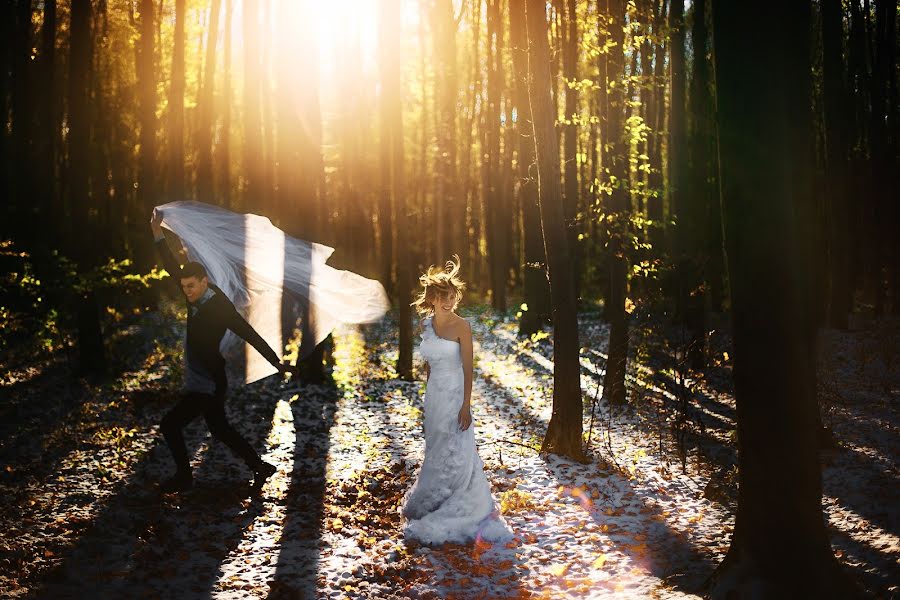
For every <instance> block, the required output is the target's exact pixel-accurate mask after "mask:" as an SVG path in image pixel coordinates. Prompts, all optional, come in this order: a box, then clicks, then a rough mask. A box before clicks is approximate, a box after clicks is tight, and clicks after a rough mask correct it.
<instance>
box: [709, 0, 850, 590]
mask: <svg viewBox="0 0 900 600" xmlns="http://www.w3.org/2000/svg"><path fill="white" fill-rule="evenodd" d="M745 8H746V7H743V6H740V5H737V4H735V3H732V2H727V1H722V0H714V2H713V30H714V36H713V37H714V39H715V71H716V83H717V94H716V97H717V109H718V111H717V114H718V119H719V136H720V138H719V152H720V165H721V184H722V200H723V213H724V224H725V242H726V249H727V258H728V267H729V275H730V282H731V286H730V287H731V305H732V326H733V335H734V351H735V357H734V387H735V397H736V401H737V435H738V457H739V472H740V481H739V494H738V511H737V518H736V522H735V530H734V535H733V536H732V540H731V546H730V548H729V551H728V554H727V555H726V557H725V559H724V561H723V562H722V563H721V565H720V566H719V568H718V569H717V571H716V572H715V573H714V574H713V576H712V578H711V580H710V582H709V583H710V589H709V592H710V594H711V596H712V597H714V598H726V597H732V596H743V595H745V594H752V595H757V596H764V597H799V596H804V597H816V598H850V597H854V596H855V594H854V590H853V589H852V588H851V586H850V585H848V583H847V582H846V581H845V580H844V578H843V577H842V576H841V573H840V571H839V569H838V565H837V562H836V561H835V558H834V555H833V554H832V552H831V548H830V544H829V542H828V534H827V531H826V529H825V521H824V519H823V515H822V479H821V471H820V465H819V458H818V454H817V443H816V432H817V428H816V423H817V414H818V407H817V403H816V396H815V362H814V358H813V352H812V348H813V338H812V335H811V331H810V329H811V328H810V323H811V319H810V317H809V310H808V308H809V304H808V303H809V295H810V285H809V284H810V279H809V276H808V274H806V273H805V271H808V267H809V252H808V247H809V244H808V241H809V233H810V232H809V229H808V226H807V225H806V224H804V223H802V222H801V221H802V220H803V219H804V214H805V212H806V209H805V208H803V206H804V205H805V204H806V203H808V202H809V200H810V199H811V198H812V189H813V188H812V185H811V182H812V153H811V152H810V151H809V150H810V147H809V144H810V138H809V129H810V127H809V124H810V96H809V93H810V85H809V82H810V73H811V71H810V64H809V56H808V52H809V25H810V22H809V2H789V3H780V2H771V3H768V4H767V5H766V10H753V11H747V10H745ZM760 31H766V32H767V35H766V40H765V43H764V44H761V43H760V41H759V32H760ZM760 374H764V375H765V376H764V377H760Z"/></svg>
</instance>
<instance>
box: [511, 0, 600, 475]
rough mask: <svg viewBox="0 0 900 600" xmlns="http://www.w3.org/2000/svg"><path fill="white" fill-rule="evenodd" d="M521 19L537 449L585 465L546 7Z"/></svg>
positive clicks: (535, 1)
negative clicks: (536, 223)
mask: <svg viewBox="0 0 900 600" xmlns="http://www.w3.org/2000/svg"><path fill="white" fill-rule="evenodd" d="M519 9H520V10H521V8H519ZM525 16H526V22H527V27H528V47H529V76H530V78H529V98H530V102H531V114H532V119H533V122H534V144H535V156H536V157H537V167H538V168H537V172H538V201H539V206H540V213H541V227H542V229H543V233H544V252H545V253H546V255H547V266H548V278H549V280H550V293H551V297H552V303H553V415H552V416H551V418H550V424H549V426H548V427H547V433H546V435H545V436H544V441H543V443H542V444H541V451H542V452H551V453H554V454H560V455H563V456H568V457H570V458H573V459H575V460H581V461H583V460H585V456H584V450H583V448H582V440H581V431H582V412H583V408H582V400H581V380H580V365H579V363H578V320H577V307H576V302H575V282H574V281H573V279H572V270H571V269H572V264H571V257H570V254H569V248H568V244H567V240H566V226H565V213H564V209H563V204H562V190H561V189H560V172H559V171H560V166H559V146H558V142H557V139H556V128H555V121H556V111H555V109H554V105H553V101H552V99H551V97H550V88H551V86H552V80H551V78H550V48H549V44H548V42H547V15H546V12H545V3H544V2H543V1H542V0H528V1H527V2H526V14H525Z"/></svg>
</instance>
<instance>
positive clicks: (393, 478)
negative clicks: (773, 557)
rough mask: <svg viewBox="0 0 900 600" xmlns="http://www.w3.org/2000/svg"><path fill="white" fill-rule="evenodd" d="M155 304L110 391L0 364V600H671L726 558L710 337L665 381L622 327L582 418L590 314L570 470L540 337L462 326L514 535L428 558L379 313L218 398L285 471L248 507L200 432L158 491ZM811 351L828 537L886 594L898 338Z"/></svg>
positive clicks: (418, 392)
mask: <svg viewBox="0 0 900 600" xmlns="http://www.w3.org/2000/svg"><path fill="white" fill-rule="evenodd" d="M163 313H164V314H161V313H147V314H143V315H138V316H134V317H128V318H124V319H122V320H121V321H120V322H119V323H118V324H117V325H116V326H114V327H111V328H110V329H109V330H108V337H109V344H110V349H111V351H110V355H111V363H112V371H113V376H111V377H110V378H109V379H107V380H104V381H95V382H89V381H86V380H84V379H74V378H73V377H72V376H71V375H70V374H69V373H70V369H69V367H68V364H67V362H66V359H65V356H64V355H59V354H56V355H51V356H48V357H45V358H44V359H43V360H41V361H40V362H29V361H26V360H23V359H22V357H16V356H15V355H14V354H13V353H10V355H9V356H8V357H7V358H4V359H3V361H5V362H6V364H2V365H0V373H2V375H0V469H2V472H0V493H2V494H3V496H4V497H5V498H6V500H7V501H6V502H5V503H4V505H3V506H2V508H0V532H2V533H0V595H3V596H4V597H21V598H25V597H35V598H38V597H39V598H68V597H72V598H84V597H95V598H103V599H106V598H119V597H121V598H175V597H177V598H195V597H196V598H206V597H210V596H213V597H216V598H257V597H270V598H398V599H399V598H579V597H605V596H613V595H615V596H616V597H631V598H681V597H695V596H694V595H695V594H696V593H697V592H698V590H699V589H700V586H701V585H702V583H703V581H704V579H705V578H706V576H708V575H709V573H710V572H711V571H712V570H713V568H714V567H715V566H716V564H718V563H719V562H720V561H721V560H722V558H723V556H724V553H725V551H726V550H727V548H728V543H729V539H730V533H731V530H732V527H733V522H734V517H733V514H734V509H735V499H736V477H735V465H736V452H735V444H734V428H735V425H734V423H735V409H734V401H733V396H732V393H731V376H730V362H729V357H728V356H727V354H726V353H727V351H728V350H727V348H728V340H727V337H726V336H724V335H722V334H717V335H716V336H715V337H713V339H712V340H711V342H712V356H713V364H712V365H711V366H710V367H709V368H708V369H706V370H704V372H703V373H702V376H696V377H695V378H694V379H690V380H686V381H684V382H683V383H684V385H676V383H675V381H676V380H677V379H678V378H679V375H678V369H676V368H674V367H673V365H674V364H675V363H674V362H673V360H672V359H671V358H670V357H669V356H667V353H666V352H665V351H663V348H664V347H665V346H664V345H663V344H662V343H660V342H659V340H658V339H656V338H654V335H651V333H649V331H648V330H646V329H642V328H641V327H640V326H638V325H635V327H633V340H632V351H633V353H634V359H633V360H632V361H631V370H630V373H629V380H630V384H631V388H630V393H631V397H632V400H631V402H630V403H629V404H628V405H627V406H624V407H613V408H612V409H610V407H608V406H607V405H606V404H605V403H604V402H602V401H598V402H596V406H594V404H595V403H594V398H595V394H596V392H597V391H598V384H599V383H600V381H601V379H600V376H601V375H602V372H603V368H604V359H605V352H606V344H607V340H608V327H607V325H605V324H604V323H602V322H601V321H600V320H599V318H598V317H596V316H590V315H587V316H585V317H583V319H582V320H581V344H582V346H583V350H582V355H581V356H582V389H583V392H584V395H585V399H586V401H585V435H587V434H588V431H590V436H591V438H590V439H591V452H592V454H593V460H592V462H590V463H589V464H579V463H575V462H572V461H569V460H565V459H562V458H558V457H555V456H540V455H539V454H538V452H537V448H538V447H539V445H540V440H541V438H542V435H543V432H544V430H545V429H546V425H547V423H548V421H549V416H550V408H551V407H550V398H551V393H552V363H551V361H550V358H549V356H550V353H551V348H550V343H549V339H547V338H546V337H545V336H542V335H537V336H534V337H533V338H532V339H530V340H519V339H517V337H516V335H515V332H516V328H515V325H514V324H511V323H505V322H503V321H501V320H497V319H496V317H495V316H492V315H491V314H490V313H489V312H486V311H482V312H471V313H466V314H465V316H467V318H468V319H469V321H470V323H472V324H473V328H474V331H475V338H476V347H475V354H476V365H475V367H476V377H475V383H474V390H473V400H472V405H473V413H474V426H475V428H476V429H475V431H476V441H477V443H478V445H479V452H480V454H481V457H482V458H483V460H484V462H485V469H486V471H487V474H488V478H489V480H490V481H491V482H492V484H493V489H494V494H495V497H496V498H497V500H498V502H499V503H500V505H501V508H502V511H503V513H504V514H505V516H506V518H507V520H508V522H509V523H510V525H511V526H512V528H513V529H514V530H515V532H516V534H517V536H516V538H515V539H514V540H513V541H512V542H511V543H509V544H506V545H502V546H497V547H492V546H491V545H489V544H487V543H481V542H476V543H475V544H472V545H469V546H460V545H449V544H448V545H445V546H443V547H440V548H428V547H422V546H417V545H414V544H406V543H404V542H403V540H402V537H401V536H400V519H399V515H398V513H397V507H398V504H399V501H400V498H401V496H402V494H403V492H404V491H405V489H406V488H407V487H408V486H409V485H410V484H411V483H412V477H413V476H414V474H415V470H416V469H417V467H418V465H419V462H420V460H421V453H422V449H423V438H422V434H421V418H422V397H423V393H424V384H423V383H422V382H421V381H415V382H404V381H399V380H397V379H396V377H395V375H396V374H395V372H394V370H393V364H394V361H395V359H396V347H395V339H396V335H395V329H394V328H393V326H392V324H391V323H390V322H386V323H384V324H381V325H377V326H370V327H366V328H344V329H341V330H340V331H338V332H336V333H335V351H334V362H335V365H334V370H333V379H334V385H302V386H297V385H296V384H293V383H291V382H284V381H276V380H275V378H269V379H267V380H264V381H261V382H257V383H256V384H252V385H250V386H246V387H244V388H241V389H237V390H234V391H232V392H231V394H230V397H229V401H228V404H227V410H228V414H229V417H230V419H231V421H232V423H233V424H234V425H235V426H236V427H237V428H238V429H239V430H240V431H241V432H242V433H243V434H244V435H245V436H247V438H248V439H249V440H250V441H251V442H252V443H253V444H254V446H255V447H256V448H259V449H264V454H265V459H266V460H268V461H270V462H272V463H273V464H276V465H277V466H278V472H277V473H276V474H275V475H274V476H273V477H272V478H271V479H270V480H269V481H268V482H267V484H266V485H265V487H264V488H263V490H262V491H261V493H259V494H258V495H256V496H251V495H248V491H249V485H248V483H247V482H248V479H249V476H250V474H249V472H248V471H247V470H246V468H245V467H244V466H243V465H242V464H241V463H240V462H239V461H238V460H237V459H236V458H235V457H233V456H232V455H231V454H230V452H229V451H228V449H227V448H225V447H224V446H222V445H221V444H220V443H218V442H212V441H211V438H210V437H209V436H208V433H207V431H206V429H205V425H204V424H203V423H202V420H201V421H198V422H196V423H194V424H193V425H192V426H191V427H189V428H188V432H187V440H188V445H189V448H190V449H191V450H192V452H193V457H194V458H193V462H194V466H195V486H194V488H193V489H192V490H191V491H189V492H187V493H184V494H182V495H180V496H179V495H167V496H163V497H161V496H160V495H159V493H158V491H157V489H156V485H157V482H158V481H159V479H161V478H163V477H165V476H166V475H168V474H169V473H170V472H171V469H172V463H171V459H170V457H169V454H168V451H167V449H166V448H165V445H164V444H163V443H162V440H161V437H160V436H159V434H158V424H159V421H160V419H161V417H162V415H163V414H164V413H165V411H166V410H167V409H168V408H169V406H171V403H172V402H173V397H172V392H173V391H174V390H176V389H177V387H178V382H179V379H180V362H179V361H180V351H179V347H180V343H179V342H178V340H179V337H180V334H181V329H180V326H179V325H178V320H177V317H176V315H175V313H174V309H173V308H171V307H169V308H166V309H165V310H164V311H163ZM821 342H822V347H821V348H820V355H821V357H822V358H820V365H819V366H820V393H821V394H823V402H824V404H825V405H826V406H827V411H826V414H825V416H824V421H825V424H826V425H828V426H829V427H831V429H832V430H833V432H834V437H835V440H836V446H835V447H834V448H833V449H832V450H829V451H827V452H823V455H822V457H823V478H824V494H825V502H824V504H825V508H826V513H827V517H828V525H829V530H830V534H831V540H832V546H833V549H834V552H835V555H836V556H837V557H838V559H839V560H840V562H841V563H843V564H844V565H845V566H846V567H847V568H849V569H850V570H851V571H852V572H853V573H854V574H855V575H856V576H857V577H858V578H859V580H860V581H861V582H862V583H863V584H864V585H865V586H866V587H867V588H868V589H870V590H871V591H872V592H873V593H874V594H875V595H877V596H878V597H893V596H895V595H897V594H898V585H900V578H898V567H897V564H898V563H897V561H898V558H900V537H898V535H900V520H898V514H900V513H898V511H900V497H898V489H900V488H898V485H897V480H898V477H900V472H898V462H897V461H898V440H900V437H898V436H897V432H898V431H897V430H898V427H900V414H898V392H900V372H898V363H900V361H897V360H896V358H897V357H896V356H895V355H894V353H895V352H896V351H897V349H898V348H900V328H898V326H897V324H896V323H889V324H885V323H880V324H877V325H876V324H868V325H867V326H865V327H860V328H858V329H857V330H851V331H848V332H834V331H827V332H823V335H822V339H821ZM678 390H687V395H684V394H680V393H679V391H678ZM685 398H686V400H685V404H681V406H687V408H686V413H685V414H686V419H685V420H682V421H678V420H677V419H678V414H679V413H678V410H677V409H678V406H679V405H680V401H681V400H680V399H685ZM592 407H594V408H595V411H594V414H593V417H592V414H591V410H592ZM773 418H777V415H773ZM673 424H674V425H676V426H675V427H674V428H673ZM673 431H674V432H681V433H682V435H676V434H673ZM679 438H680V441H679ZM682 457H683V461H682ZM773 543H784V540H773Z"/></svg>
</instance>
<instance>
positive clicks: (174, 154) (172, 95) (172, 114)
mask: <svg viewBox="0 0 900 600" xmlns="http://www.w3.org/2000/svg"><path fill="white" fill-rule="evenodd" d="M184 13H185V0H175V31H174V32H173V37H174V41H173V46H172V81H171V85H170V87H169V107H168V108H169V169H168V171H169V172H168V180H169V181H168V184H169V185H168V190H169V194H170V196H171V197H172V199H173V200H184V199H186V198H185V197H184V17H185V14H184Z"/></svg>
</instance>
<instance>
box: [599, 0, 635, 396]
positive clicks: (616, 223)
mask: <svg viewBox="0 0 900 600" xmlns="http://www.w3.org/2000/svg"><path fill="white" fill-rule="evenodd" d="M607 14H608V16H609V23H610V25H609V27H610V30H611V35H610V37H611V40H612V43H613V45H612V48H610V49H609V58H608V70H607V81H606V82H605V85H606V87H607V95H608V102H609V109H608V114H607V117H606V123H607V133H606V135H607V137H606V140H605V142H604V144H605V146H606V148H607V149H608V150H607V152H606V154H605V155H604V166H605V167H606V168H607V169H608V174H609V188H610V189H609V199H608V201H607V209H606V211H605V215H604V217H605V221H606V223H607V233H606V235H607V238H608V240H609V243H608V247H609V257H608V261H609V294H608V296H607V299H606V304H607V307H606V317H607V318H608V319H609V323H610V332H609V355H608V358H607V361H606V374H605V375H604V378H603V396H604V397H605V398H606V399H607V401H608V402H611V403H613V404H622V403H624V402H625V371H626V367H627V360H628V321H627V319H626V312H625V299H626V295H627V286H628V262H627V257H626V252H627V248H628V245H629V240H628V237H629V235H630V224H629V223H630V222H629V214H628V209H629V204H630V202H629V193H630V192H629V189H628V144H627V143H626V141H625V111H626V99H627V98H626V91H625V90H626V88H625V86H624V85H623V80H624V78H625V54H624V46H625V30H624V28H625V1H624V0H609V12H608V13H607Z"/></svg>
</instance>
